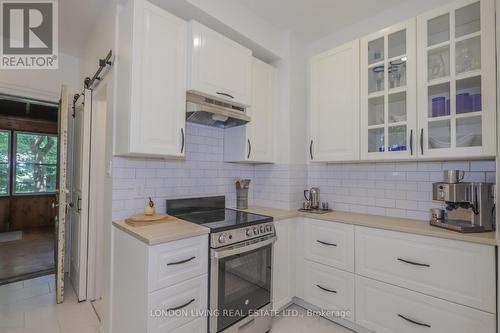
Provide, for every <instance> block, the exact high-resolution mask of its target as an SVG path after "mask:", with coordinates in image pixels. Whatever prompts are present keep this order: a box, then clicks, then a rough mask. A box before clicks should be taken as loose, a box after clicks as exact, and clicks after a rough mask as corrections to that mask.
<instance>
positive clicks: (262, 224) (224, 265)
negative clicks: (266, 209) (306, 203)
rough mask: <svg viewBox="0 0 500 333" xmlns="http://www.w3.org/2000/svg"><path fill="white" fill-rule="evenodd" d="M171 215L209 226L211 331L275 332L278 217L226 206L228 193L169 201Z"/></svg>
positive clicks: (240, 332) (232, 332) (214, 332)
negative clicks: (273, 280) (274, 254)
mask: <svg viewBox="0 0 500 333" xmlns="http://www.w3.org/2000/svg"><path fill="white" fill-rule="evenodd" d="M167 213H168V214H170V215H174V216H176V217H178V218H180V219H183V220H186V221H189V222H193V223H197V224H201V225H203V226H206V227H208V228H210V283H209V285H210V290H209V293H210V300H209V303H210V304H209V308H210V310H211V312H212V313H215V312H217V313H218V315H217V316H211V317H210V318H209V332H210V333H220V332H223V333H244V332H245V333H265V332H268V331H270V330H271V316H270V311H271V309H272V306H271V286H272V283H271V277H272V266H273V264H272V245H273V243H274V241H275V239H276V236H275V231H274V225H273V218H272V217H269V216H265V215H258V214H252V213H247V212H242V211H237V210H234V209H227V208H225V197H224V196H218V197H208V198H190V199H177V200H167Z"/></svg>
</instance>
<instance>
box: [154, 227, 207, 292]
mask: <svg viewBox="0 0 500 333" xmlns="http://www.w3.org/2000/svg"><path fill="white" fill-rule="evenodd" d="M149 251H150V252H149V287H148V290H149V291H150V292H151V291H155V290H158V289H161V288H165V287H168V286H171V285H174V284H176V283H179V282H182V281H186V280H188V279H191V278H194V277H196V276H200V275H202V274H207V273H208V236H206V235H204V236H199V237H192V238H186V239H181V240H178V241H175V242H170V243H165V244H160V245H155V246H152V247H151V248H150V250H149Z"/></svg>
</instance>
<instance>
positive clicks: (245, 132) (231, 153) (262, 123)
mask: <svg viewBox="0 0 500 333" xmlns="http://www.w3.org/2000/svg"><path fill="white" fill-rule="evenodd" d="M251 104H252V106H251V107H249V108H247V109H246V113H247V115H248V116H250V118H251V119H252V120H251V121H250V122H249V123H248V124H246V125H245V126H238V127H231V128H227V129H225V131H224V161H226V162H250V163H273V161H274V144H273V143H274V140H273V136H274V109H275V108H276V69H275V68H274V67H273V66H271V65H269V64H266V63H265V62H263V61H261V60H259V59H257V58H252V99H251Z"/></svg>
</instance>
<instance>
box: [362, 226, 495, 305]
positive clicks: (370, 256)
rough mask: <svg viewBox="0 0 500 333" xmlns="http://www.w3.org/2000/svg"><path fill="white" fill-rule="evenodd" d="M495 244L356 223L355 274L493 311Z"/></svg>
mask: <svg viewBox="0 0 500 333" xmlns="http://www.w3.org/2000/svg"><path fill="white" fill-rule="evenodd" d="M494 263H495V249H494V248H493V247H492V246H486V245H480V244H472V243H466V242H461V241H455V240H448V239H440V238H435V237H426V236H419V235H411V234H407V233H402V232H394V231H387V230H379V229H373V228H364V227H356V274H359V275H363V276H365V277H369V278H373V279H376V280H380V281H383V282H387V283H390V284H394V285H398V286H400V287H403V288H408V289H411V290H414V291H418V292H421V293H424V294H427V295H431V296H435V297H439V298H443V299H446V300H449V301H451V302H455V303H459V304H463V305H466V306H470V307H473V308H477V309H479V310H483V311H488V312H491V313H493V312H495V308H496V306H495V304H496V297H495V292H494V291H495V265H494Z"/></svg>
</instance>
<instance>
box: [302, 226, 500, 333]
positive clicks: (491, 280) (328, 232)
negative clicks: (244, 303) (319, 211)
mask: <svg viewBox="0 0 500 333" xmlns="http://www.w3.org/2000/svg"><path fill="white" fill-rule="evenodd" d="M318 240H319V241H321V242H322V243H320V242H318ZM323 243H328V244H330V245H325V244H323ZM294 245H295V252H294V255H295V268H296V270H295V272H296V274H295V275H296V276H295V279H296V285H295V289H294V290H295V294H294V296H295V299H296V300H298V303H299V305H302V306H305V307H308V308H310V309H311V310H317V309H321V310H324V311H326V312H324V313H325V317H327V318H328V319H331V320H333V321H336V322H338V323H340V324H341V325H343V326H346V327H348V328H350V329H352V330H354V331H355V332H363V333H364V332H375V333H420V332H429V333H433V332H436V333H494V332H495V329H496V314H495V313H496V311H497V310H496V306H495V304H496V297H495V296H496V293H497V292H496V285H495V279H496V273H495V266H496V264H495V262H496V261H495V248H494V247H493V246H487V245H482V244H474V243H469V242H462V241H455V240H448V239H442V238H437V237H429V236H421V235H414V234H409V233H404V232H395V231H388V230H383V229H376V228H367V227H360V226H353V225H348V224H345V223H338V222H332V221H323V220H316V219H310V218H304V219H301V220H298V222H297V224H296V236H295V243H294ZM323 246H324V247H323ZM351 265H352V266H351ZM351 267H352V268H351ZM342 310H343V311H345V312H344V314H346V315H347V314H350V316H343V317H338V316H335V312H332V311H342ZM346 320H347V321H346Z"/></svg>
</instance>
